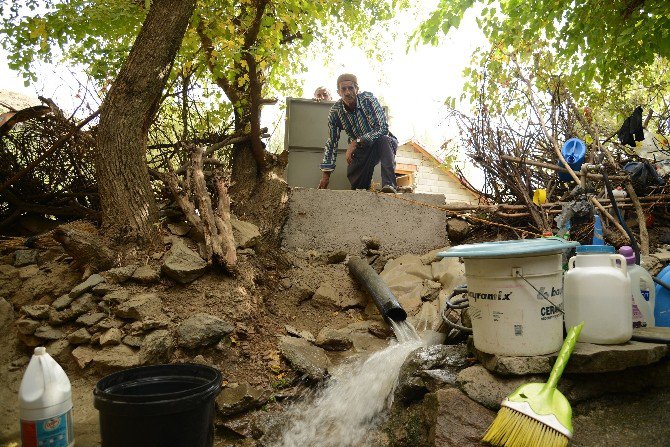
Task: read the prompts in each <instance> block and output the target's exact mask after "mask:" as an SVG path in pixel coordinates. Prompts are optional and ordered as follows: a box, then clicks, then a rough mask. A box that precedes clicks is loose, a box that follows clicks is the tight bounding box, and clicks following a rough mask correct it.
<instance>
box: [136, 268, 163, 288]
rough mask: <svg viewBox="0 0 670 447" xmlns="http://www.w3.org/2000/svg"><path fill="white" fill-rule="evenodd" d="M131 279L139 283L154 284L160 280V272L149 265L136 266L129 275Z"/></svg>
mask: <svg viewBox="0 0 670 447" xmlns="http://www.w3.org/2000/svg"><path fill="white" fill-rule="evenodd" d="M131 279H132V280H133V281H136V282H138V283H140V284H155V283H157V282H158V281H160V279H161V278H160V272H159V271H158V270H157V269H155V268H153V267H152V266H150V265H143V266H141V267H138V268H137V270H135V271H134V272H133V275H132V276H131Z"/></svg>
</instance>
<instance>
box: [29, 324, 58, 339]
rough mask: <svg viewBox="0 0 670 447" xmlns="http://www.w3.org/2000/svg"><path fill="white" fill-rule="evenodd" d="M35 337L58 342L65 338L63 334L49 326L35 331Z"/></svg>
mask: <svg viewBox="0 0 670 447" xmlns="http://www.w3.org/2000/svg"><path fill="white" fill-rule="evenodd" d="M34 335H35V337H37V338H41V339H44V340H60V339H61V338H65V334H64V333H63V332H61V331H59V330H58V329H54V328H52V327H51V326H40V327H38V328H37V329H36V330H35V334H34Z"/></svg>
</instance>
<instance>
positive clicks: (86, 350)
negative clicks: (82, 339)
mask: <svg viewBox="0 0 670 447" xmlns="http://www.w3.org/2000/svg"><path fill="white" fill-rule="evenodd" d="M97 353H98V350H97V349H93V348H91V347H90V346H83V345H82V346H77V347H76V348H74V349H73V350H72V357H74V359H75V361H76V362H77V365H79V368H81V369H84V368H85V367H86V365H88V364H89V363H91V361H92V360H93V358H94V357H95V355H96V354H97Z"/></svg>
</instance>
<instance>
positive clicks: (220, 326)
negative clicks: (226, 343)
mask: <svg viewBox="0 0 670 447" xmlns="http://www.w3.org/2000/svg"><path fill="white" fill-rule="evenodd" d="M234 329H235V327H234V326H233V325H232V324H231V323H229V322H227V321H224V320H222V319H221V318H218V317H215V316H213V315H209V314H206V313H199V314H195V315H193V316H191V317H189V318H188V319H186V320H185V321H183V322H182V323H181V324H180V325H179V327H178V328H177V339H178V341H177V344H178V345H179V346H182V347H185V348H188V349H193V348H197V347H199V346H208V345H213V344H216V343H218V342H219V340H221V339H222V338H223V337H224V336H226V335H228V334H230V333H231V332H232V331H233V330H234Z"/></svg>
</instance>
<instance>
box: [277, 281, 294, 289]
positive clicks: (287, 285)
mask: <svg viewBox="0 0 670 447" xmlns="http://www.w3.org/2000/svg"><path fill="white" fill-rule="evenodd" d="M279 283H280V284H281V286H282V287H283V288H284V289H290V288H291V285H292V284H291V278H284V279H282V280H281V281H279Z"/></svg>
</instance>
